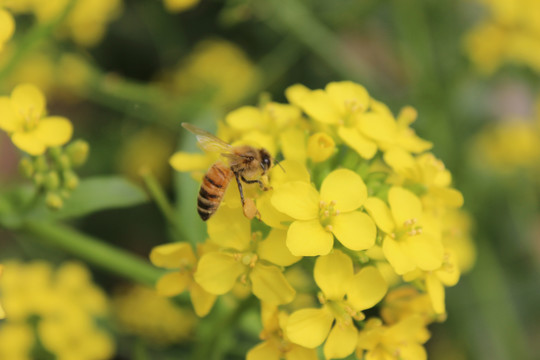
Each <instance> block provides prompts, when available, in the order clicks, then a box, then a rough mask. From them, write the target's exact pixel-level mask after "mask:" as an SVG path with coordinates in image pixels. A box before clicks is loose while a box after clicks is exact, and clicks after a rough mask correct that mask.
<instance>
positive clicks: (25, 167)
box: [19, 157, 34, 179]
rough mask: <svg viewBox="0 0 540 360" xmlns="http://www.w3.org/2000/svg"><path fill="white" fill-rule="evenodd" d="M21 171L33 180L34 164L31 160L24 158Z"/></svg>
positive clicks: (20, 166)
mask: <svg viewBox="0 0 540 360" xmlns="http://www.w3.org/2000/svg"><path fill="white" fill-rule="evenodd" d="M19 171H20V172H21V174H23V176H24V177H26V178H28V179H31V178H32V175H34V164H32V161H31V160H30V159H29V158H27V157H24V158H22V159H21V161H20V162H19Z"/></svg>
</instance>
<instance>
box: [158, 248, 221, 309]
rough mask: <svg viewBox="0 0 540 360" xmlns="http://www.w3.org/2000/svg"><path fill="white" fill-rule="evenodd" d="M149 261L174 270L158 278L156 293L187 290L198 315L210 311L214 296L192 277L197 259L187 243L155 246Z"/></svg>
mask: <svg viewBox="0 0 540 360" xmlns="http://www.w3.org/2000/svg"><path fill="white" fill-rule="evenodd" d="M201 251H202V249H201ZM150 261H152V264H154V265H156V266H159V267H162V268H165V269H170V270H175V271H172V272H170V273H167V274H165V275H163V276H162V277H161V278H160V279H159V281H158V283H157V284H156V290H157V292H158V294H160V295H162V296H175V295H178V294H181V293H183V292H184V291H186V290H188V291H189V293H190V295H191V303H192V304H193V308H194V309H195V313H196V314H197V315H198V316H205V315H206V314H208V313H209V312H210V310H211V309H212V306H213V305H214V302H215V301H216V296H215V295H213V294H210V293H208V292H207V291H205V290H204V289H203V288H202V287H201V286H199V284H197V283H196V282H195V280H194V279H193V274H194V272H195V271H196V269H197V266H198V264H197V263H198V261H197V257H196V256H195V253H194V252H193V248H192V247H191V245H190V244H189V243H185V242H179V243H173V244H165V245H160V246H156V247H155V248H153V249H152V252H151V253H150Z"/></svg>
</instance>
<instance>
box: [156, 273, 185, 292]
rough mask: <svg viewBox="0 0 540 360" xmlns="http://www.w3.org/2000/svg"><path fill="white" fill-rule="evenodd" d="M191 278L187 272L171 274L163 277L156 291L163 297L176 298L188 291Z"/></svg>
mask: <svg viewBox="0 0 540 360" xmlns="http://www.w3.org/2000/svg"><path fill="white" fill-rule="evenodd" d="M190 281H191V276H190V275H189V274H188V273H187V272H178V271H175V272H171V273H168V274H165V275H163V276H162V277H161V278H160V279H159V280H158V282H157V284H156V291H157V293H158V294H159V295H161V296H175V295H178V294H181V293H183V292H184V290H186V287H187V286H188V284H189V282H190Z"/></svg>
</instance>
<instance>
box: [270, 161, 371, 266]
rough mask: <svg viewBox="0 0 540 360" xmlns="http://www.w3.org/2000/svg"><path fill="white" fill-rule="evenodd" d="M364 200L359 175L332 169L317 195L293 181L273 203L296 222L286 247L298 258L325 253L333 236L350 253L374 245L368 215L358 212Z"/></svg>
mask: <svg viewBox="0 0 540 360" xmlns="http://www.w3.org/2000/svg"><path fill="white" fill-rule="evenodd" d="M366 199H367V188H366V185H365V184H364V181H363V180H362V178H361V177H360V175H358V174H356V173H355V172H353V171H351V170H347V169H340V170H334V171H333V172H332V173H330V174H329V175H328V176H327V177H326V178H325V179H324V181H323V183H322V185H321V191H320V193H319V192H318V191H317V190H316V189H315V188H314V187H313V186H311V185H310V184H308V183H306V182H303V181H294V182H290V183H287V184H284V185H282V186H280V187H279V188H278V189H276V190H275V191H274V194H273V196H272V204H273V205H274V207H275V208H276V209H277V210H279V211H281V212H282V213H284V214H287V215H289V216H290V217H292V218H293V219H295V221H294V222H293V223H292V224H291V226H290V227H289V229H288V231H287V246H288V248H289V249H290V250H291V252H292V253H293V254H295V255H297V256H316V255H326V254H328V253H329V252H330V251H331V250H332V247H333V245H334V235H335V236H336V238H337V239H338V240H339V241H340V242H341V243H342V244H343V245H344V246H345V247H347V248H349V249H351V250H366V249H369V248H370V247H371V246H373V245H374V244H375V236H376V228H375V224H374V222H373V220H372V219H371V217H370V216H369V215H367V214H366V213H364V212H362V211H358V209H359V208H360V206H362V205H363V204H364V202H365V201H366Z"/></svg>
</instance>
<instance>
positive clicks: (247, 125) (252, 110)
mask: <svg viewBox="0 0 540 360" xmlns="http://www.w3.org/2000/svg"><path fill="white" fill-rule="evenodd" d="M225 121H226V122H227V124H228V125H229V126H230V127H232V128H233V129H235V130H239V131H248V130H253V129H258V128H260V127H261V126H262V125H263V121H264V120H263V115H262V113H261V111H260V110H259V109H258V108H256V107H254V106H243V107H241V108H239V109H237V110H234V111H231V112H230V113H229V114H228V115H227V116H226V117H225Z"/></svg>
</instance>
